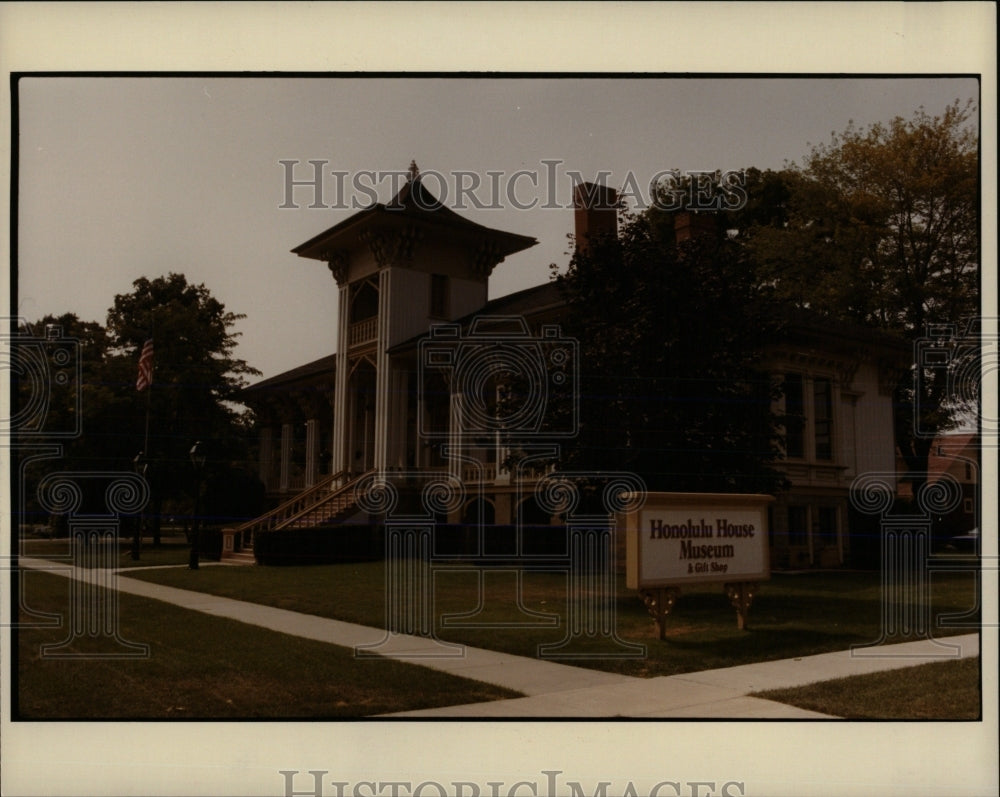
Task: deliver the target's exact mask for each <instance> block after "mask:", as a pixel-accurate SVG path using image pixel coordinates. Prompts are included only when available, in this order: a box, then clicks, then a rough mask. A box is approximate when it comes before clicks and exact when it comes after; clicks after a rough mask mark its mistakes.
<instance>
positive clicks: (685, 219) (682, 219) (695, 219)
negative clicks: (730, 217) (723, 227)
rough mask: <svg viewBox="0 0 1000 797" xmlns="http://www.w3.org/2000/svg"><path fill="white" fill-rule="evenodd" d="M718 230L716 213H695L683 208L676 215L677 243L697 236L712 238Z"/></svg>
mask: <svg viewBox="0 0 1000 797" xmlns="http://www.w3.org/2000/svg"><path fill="white" fill-rule="evenodd" d="M715 232H716V221H715V214H714V213H695V212H693V211H690V210H682V211H681V212H680V213H678V214H677V215H676V216H674V238H675V239H676V241H677V243H679V244H681V243H684V242H685V241H691V240H694V239H695V238H711V237H712V236H713V235H715Z"/></svg>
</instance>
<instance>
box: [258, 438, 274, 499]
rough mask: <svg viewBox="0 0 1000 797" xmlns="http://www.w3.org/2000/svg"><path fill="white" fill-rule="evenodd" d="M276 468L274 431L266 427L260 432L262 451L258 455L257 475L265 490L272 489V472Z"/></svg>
mask: <svg viewBox="0 0 1000 797" xmlns="http://www.w3.org/2000/svg"><path fill="white" fill-rule="evenodd" d="M273 466H274V429H272V428H271V427H270V426H265V427H264V428H262V429H261V430H260V451H259V454H258V463H257V475H258V477H259V478H260V480H261V482H263V484H264V487H265V489H267V490H270V489H271V472H272V470H271V469H272V467H273Z"/></svg>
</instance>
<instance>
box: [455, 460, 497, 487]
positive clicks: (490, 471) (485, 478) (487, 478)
mask: <svg viewBox="0 0 1000 797" xmlns="http://www.w3.org/2000/svg"><path fill="white" fill-rule="evenodd" d="M496 478H497V466H496V464H495V463H493V462H484V463H483V464H482V465H480V466H479V467H476V466H475V465H471V466H468V467H465V468H463V469H462V481H464V482H466V483H469V484H478V483H482V484H490V483H492V482H495V481H496Z"/></svg>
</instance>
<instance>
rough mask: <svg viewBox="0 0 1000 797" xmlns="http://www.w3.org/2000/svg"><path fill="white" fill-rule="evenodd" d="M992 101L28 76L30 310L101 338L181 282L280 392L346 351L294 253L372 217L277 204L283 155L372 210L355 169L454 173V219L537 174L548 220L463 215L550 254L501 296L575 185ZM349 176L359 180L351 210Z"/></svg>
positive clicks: (954, 90)
mask: <svg viewBox="0 0 1000 797" xmlns="http://www.w3.org/2000/svg"><path fill="white" fill-rule="evenodd" d="M977 97H978V86H977V83H976V82H975V81H974V80H971V79H958V78H951V79H928V78H905V79H904V78H895V79H878V80H876V79H787V78H783V79H770V80H769V79H722V78H714V79H682V78H663V79H641V80H640V79H630V78H615V79H593V80H590V79H580V78H564V79H537V78H530V79H493V78H491V79H486V78H478V79H456V78H448V79H444V78H442V79H424V78H420V79H417V78H406V79H403V78H395V79H392V78H385V79H382V78H379V79H375V78H372V79H362V78H341V77H329V78H254V77H246V78H213V77H189V78H188V77H185V78H153V77H138V78H84V77H65V78H59V77H30V78H23V79H22V80H21V81H20V84H19V105H18V113H19V129H18V132H19V140H18V146H19V155H20V157H19V164H18V165H19V186H18V190H19V194H18V198H19V206H18V234H19V239H18V240H19V251H18V254H19V260H18V275H19V295H18V312H19V315H21V316H22V317H25V318H26V319H28V320H33V319H37V318H39V317H41V316H42V315H44V314H46V313H53V314H58V313H62V312H67V311H70V312H75V313H77V314H78V315H79V316H80V317H82V318H83V319H85V320H96V321H101V322H103V321H104V320H105V317H106V312H107V309H108V308H109V307H110V306H111V304H112V301H113V298H114V295H115V294H117V293H127V292H128V291H129V290H130V287H131V283H132V281H133V280H135V279H137V278H138V277H140V276H146V277H150V278H153V277H157V276H160V275H163V274H166V273H168V272H170V271H176V272H182V273H184V274H185V275H186V276H187V278H188V280H189V281H192V282H196V283H204V284H205V285H206V286H207V287H208V288H209V290H210V291H211V292H212V294H213V295H214V296H216V297H217V298H218V299H220V300H221V301H222V302H224V303H225V305H226V307H227V309H228V310H230V311H233V312H237V313H245V314H246V316H247V318H246V319H245V320H244V321H242V322H241V323H240V324H239V326H238V330H239V331H240V332H242V333H243V334H242V338H241V340H240V345H239V349H238V353H239V356H241V357H243V358H244V359H246V360H247V361H248V362H249V363H250V364H251V365H253V366H255V367H257V368H259V369H260V370H261V371H262V372H263V375H264V377H268V376H272V375H274V374H276V373H279V372H281V371H283V370H286V369H288V368H292V367H294V366H296V365H299V364H302V363H304V362H307V361H309V360H312V359H315V358H318V357H321V356H324V355H326V354H329V353H331V352H333V351H334V350H335V346H336V343H335V329H336V301H335V297H336V284H335V282H334V280H333V278H332V277H331V275H330V272H329V271H328V270H327V269H326V267H325V266H324V265H323V264H322V263H319V262H317V261H313V260H305V259H302V258H299V257H297V256H296V255H293V254H291V252H290V251H289V250H290V249H292V247H294V246H296V245H297V244H299V243H301V242H303V241H305V240H307V239H308V238H311V237H312V236H314V235H316V234H317V233H319V232H321V231H323V230H325V229H326V228H328V227H330V226H332V225H333V224H336V223H337V222H339V221H341V220H342V219H344V218H347V217H348V216H349V215H351V214H352V213H355V212H357V210H356V209H355V208H351V207H346V208H338V207H332V208H331V207H327V208H322V209H319V208H311V207H309V205H310V204H312V203H313V200H314V195H313V191H312V189H311V188H308V187H306V188H296V189H294V196H293V201H294V202H295V203H296V204H298V206H299V207H298V208H297V209H292V208H281V207H279V206H280V205H282V204H284V203H286V200H287V197H286V194H285V192H286V186H285V170H286V167H285V166H282V165H281V163H280V161H282V160H292V161H298V162H299V164H298V165H297V166H296V167H295V171H294V178H295V179H296V180H306V179H309V178H311V177H312V175H313V167H312V166H311V165H309V163H308V162H309V161H311V160H322V161H326V162H327V163H326V164H325V165H324V166H323V169H324V173H325V174H326V175H327V176H326V178H325V179H324V183H323V186H324V188H323V191H324V193H323V197H322V199H323V203H324V204H326V205H334V204H337V203H338V201H340V202H346V203H347V204H350V203H352V202H355V203H362V204H363V203H366V202H367V201H368V200H369V192H368V191H367V190H356V189H352V183H353V182H354V181H355V180H358V181H360V182H361V183H362V184H363V185H364V186H365V187H366V188H367V187H369V186H374V189H375V190H376V191H377V193H378V199H379V200H380V201H383V202H384V201H387V200H388V199H390V198H391V195H392V180H391V179H390V178H389V177H385V178H384V179H382V180H378V179H377V177H371V176H367V177H366V176H358V174H359V173H360V172H362V171H365V170H368V171H371V172H379V171H381V172H385V171H399V172H402V171H405V169H406V168H407V167H408V166H409V164H410V161H411V159H414V160H416V162H417V164H418V166H419V167H420V168H421V170H422V171H423V172H424V173H425V175H427V173H428V172H430V173H433V175H428V176H427V181H428V185H429V186H430V187H431V189H432V191H434V192H435V193H440V191H439V190H437V189H438V186H439V184H440V182H441V181H440V179H439V178H438V176H437V175H441V176H442V177H443V179H444V192H445V194H446V196H445V197H444V201H445V202H446V203H447V204H449V205H453V203H454V199H455V196H454V194H455V186H456V178H454V177H452V173H453V172H455V171H466V172H472V173H474V174H475V175H478V177H479V179H481V180H482V181H483V187H481V188H480V189H478V190H477V191H476V192H475V195H476V198H477V199H479V200H480V201H481V202H486V203H489V202H491V201H492V200H491V190H490V188H489V185H490V183H489V181H490V180H491V179H492V180H493V181H495V182H498V183H499V184H500V185H501V186H502V187H506V185H508V184H509V183H510V181H511V180H512V179H513V176H514V175H515V173H516V172H518V171H519V170H528V171H529V172H532V173H535V174H537V175H538V176H537V183H538V185H537V187H535V186H534V185H533V184H532V179H533V178H530V177H520V178H517V182H516V184H515V185H516V188H517V195H516V196H517V199H518V200H519V201H520V202H522V203H523V204H532V203H534V204H535V205H536V207H534V208H533V209H518V208H516V207H512V206H511V202H509V201H507V200H506V198H505V197H504V196H501V204H503V205H504V206H505V207H504V208H503V209H488V208H485V209H476V208H475V207H472V206H471V204H472V203H471V200H470V201H467V202H466V204H467V205H469V207H467V208H466V209H464V210H463V209H459V210H458V212H460V213H462V214H463V215H465V216H466V217H467V218H470V219H472V220H474V221H477V222H479V223H482V224H486V225H488V226H492V227H498V228H501V229H504V230H509V231H511V232H515V233H520V234H523V235H528V236H533V237H535V238H537V239H538V241H539V243H538V245H537V246H535V247H533V248H532V249H529V250H528V251H526V252H523V253H520V254H518V255H516V256H513V257H511V258H509V259H508V260H507V261H505V262H504V263H501V264H500V265H499V266H498V267H497V269H496V270H495V271H494V274H493V277H492V279H491V282H490V296H491V298H495V297H498V296H502V295H504V294H506V293H510V292H512V291H515V290H520V289H522V288H527V287H531V286H532V285H537V284H539V283H541V282H544V281H545V280H546V279H548V273H549V269H548V266H549V264H550V263H553V262H556V263H558V264H560V265H563V264H565V262H566V260H567V256H566V254H565V252H566V250H567V240H566V235H567V234H568V233H570V232H572V212H571V211H570V210H569V209H566V208H565V207H560V208H559V209H545V208H541V207H540V206H541V205H543V204H558V205H561V206H565V205H566V204H567V203H568V202H569V199H570V188H571V185H572V177H571V176H570V174H571V172H579V173H580V174H581V175H583V176H584V177H585V178H588V177H595V176H597V175H598V173H599V172H602V171H604V172H610V176H609V177H608V178H607V182H608V183H609V184H610V185H614V186H621V185H622V184H623V183H624V181H625V180H626V179H627V176H628V175H629V174H632V175H634V177H635V178H636V180H637V184H640V185H643V186H645V185H646V184H648V181H649V179H650V178H651V177H652V176H653V175H655V174H656V173H658V172H661V171H663V170H665V169H680V170H714V169H722V170H729V169H742V168H745V167H750V166H756V167H759V168H762V169H763V168H780V167H781V166H782V165H783V164H784V163H785V162H786V161H796V160H801V158H802V157H803V156H804V155H805V154H806V153H807V152H808V150H809V146H810V143H811V144H818V143H825V142H828V141H829V139H830V135H831V133H832V132H834V131H842V130H843V129H844V127H845V126H846V125H847V124H848V122H849V120H852V119H853V120H854V122H855V123H856V124H857V125H860V126H867V125H869V124H870V123H873V122H878V121H883V122H884V121H887V120H889V119H891V118H892V117H893V116H896V115H902V116H907V117H908V116H910V115H911V114H912V113H913V112H914V111H915V110H916V109H917V108H918V107H919V106H921V105H922V106H924V108H925V109H926V110H927V111H928V112H929V113H932V114H937V113H940V112H941V111H942V110H943V109H944V107H945V106H946V105H947V104H948V103H949V102H951V101H953V100H955V99H961V100H963V101H964V100H965V99H967V98H972V99H976V98H977ZM545 161H557V162H558V163H557V164H555V165H551V164H550V165H548V166H546V165H545V164H544V163H543V162H545ZM332 171H340V172H343V173H345V177H344V178H343V180H344V189H345V190H344V191H343V193H340V192H338V190H337V188H338V185H339V183H338V182H337V180H336V178H334V177H332V176H330V172H332ZM488 172H498V173H502V176H501V177H494V178H490V177H489V176H488V174H487V173H488ZM553 175H554V180H553V179H552V177H553ZM462 179H463V180H465V181H466V184H468V183H469V182H470V181H472V180H474V179H476V178H475V177H465V178H462ZM553 183H554V185H553ZM550 199H554V200H555V202H553V203H550V201H549V200H550Z"/></svg>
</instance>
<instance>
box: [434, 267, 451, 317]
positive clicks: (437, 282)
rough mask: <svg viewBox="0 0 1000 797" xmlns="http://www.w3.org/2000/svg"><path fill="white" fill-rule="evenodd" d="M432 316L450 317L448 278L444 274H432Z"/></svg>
mask: <svg viewBox="0 0 1000 797" xmlns="http://www.w3.org/2000/svg"><path fill="white" fill-rule="evenodd" d="M431 317H432V318H447V317H448V278H447V277H446V276H445V275H444V274H431Z"/></svg>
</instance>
